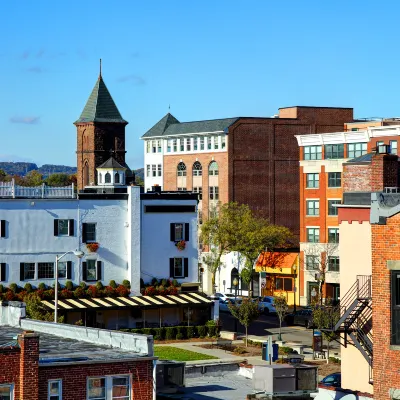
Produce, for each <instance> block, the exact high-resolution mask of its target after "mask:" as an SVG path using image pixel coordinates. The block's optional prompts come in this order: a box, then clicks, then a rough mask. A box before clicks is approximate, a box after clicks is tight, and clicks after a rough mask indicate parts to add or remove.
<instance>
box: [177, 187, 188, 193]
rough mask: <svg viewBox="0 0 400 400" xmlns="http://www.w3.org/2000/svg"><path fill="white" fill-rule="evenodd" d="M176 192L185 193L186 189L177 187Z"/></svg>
mask: <svg viewBox="0 0 400 400" xmlns="http://www.w3.org/2000/svg"><path fill="white" fill-rule="evenodd" d="M178 192H186V188H185V187H178Z"/></svg>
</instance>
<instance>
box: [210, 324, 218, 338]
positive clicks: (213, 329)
mask: <svg viewBox="0 0 400 400" xmlns="http://www.w3.org/2000/svg"><path fill="white" fill-rule="evenodd" d="M208 336H210V337H216V336H217V327H216V326H215V325H214V326H212V325H210V326H209V327H208Z"/></svg>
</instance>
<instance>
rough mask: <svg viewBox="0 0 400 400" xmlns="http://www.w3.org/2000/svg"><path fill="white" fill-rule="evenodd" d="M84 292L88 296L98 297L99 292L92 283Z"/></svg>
mask: <svg viewBox="0 0 400 400" xmlns="http://www.w3.org/2000/svg"><path fill="white" fill-rule="evenodd" d="M86 294H87V295H88V296H90V297H99V292H98V290H97V288H96V286H94V285H90V286H89V287H88V289H87V290H86Z"/></svg>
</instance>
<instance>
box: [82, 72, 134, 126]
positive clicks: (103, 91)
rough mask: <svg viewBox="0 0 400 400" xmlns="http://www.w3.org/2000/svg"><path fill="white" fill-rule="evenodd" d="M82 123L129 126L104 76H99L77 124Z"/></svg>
mask: <svg viewBox="0 0 400 400" xmlns="http://www.w3.org/2000/svg"><path fill="white" fill-rule="evenodd" d="M82 122H115V123H122V124H127V123H128V122H127V121H125V120H124V119H123V118H122V116H121V114H120V112H119V111H118V108H117V106H116V105H115V103H114V100H113V98H112V97H111V94H110V92H109V91H108V89H107V86H106V85H105V83H104V81H103V78H102V76H101V75H100V76H99V79H98V80H97V82H96V84H95V85H94V88H93V90H92V93H91V94H90V96H89V99H88V101H87V103H86V105H85V108H84V109H83V111H82V114H81V116H80V117H79V119H78V120H77V121H75V124H77V123H82Z"/></svg>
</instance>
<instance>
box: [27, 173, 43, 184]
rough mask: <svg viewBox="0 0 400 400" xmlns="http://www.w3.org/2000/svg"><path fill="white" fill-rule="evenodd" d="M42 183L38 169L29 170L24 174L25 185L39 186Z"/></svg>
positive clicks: (41, 176)
mask: <svg viewBox="0 0 400 400" xmlns="http://www.w3.org/2000/svg"><path fill="white" fill-rule="evenodd" d="M42 183H43V175H42V174H41V173H40V172H39V171H36V170H33V171H29V172H28V173H27V174H26V176H25V184H26V186H40V185H41V184H42Z"/></svg>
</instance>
